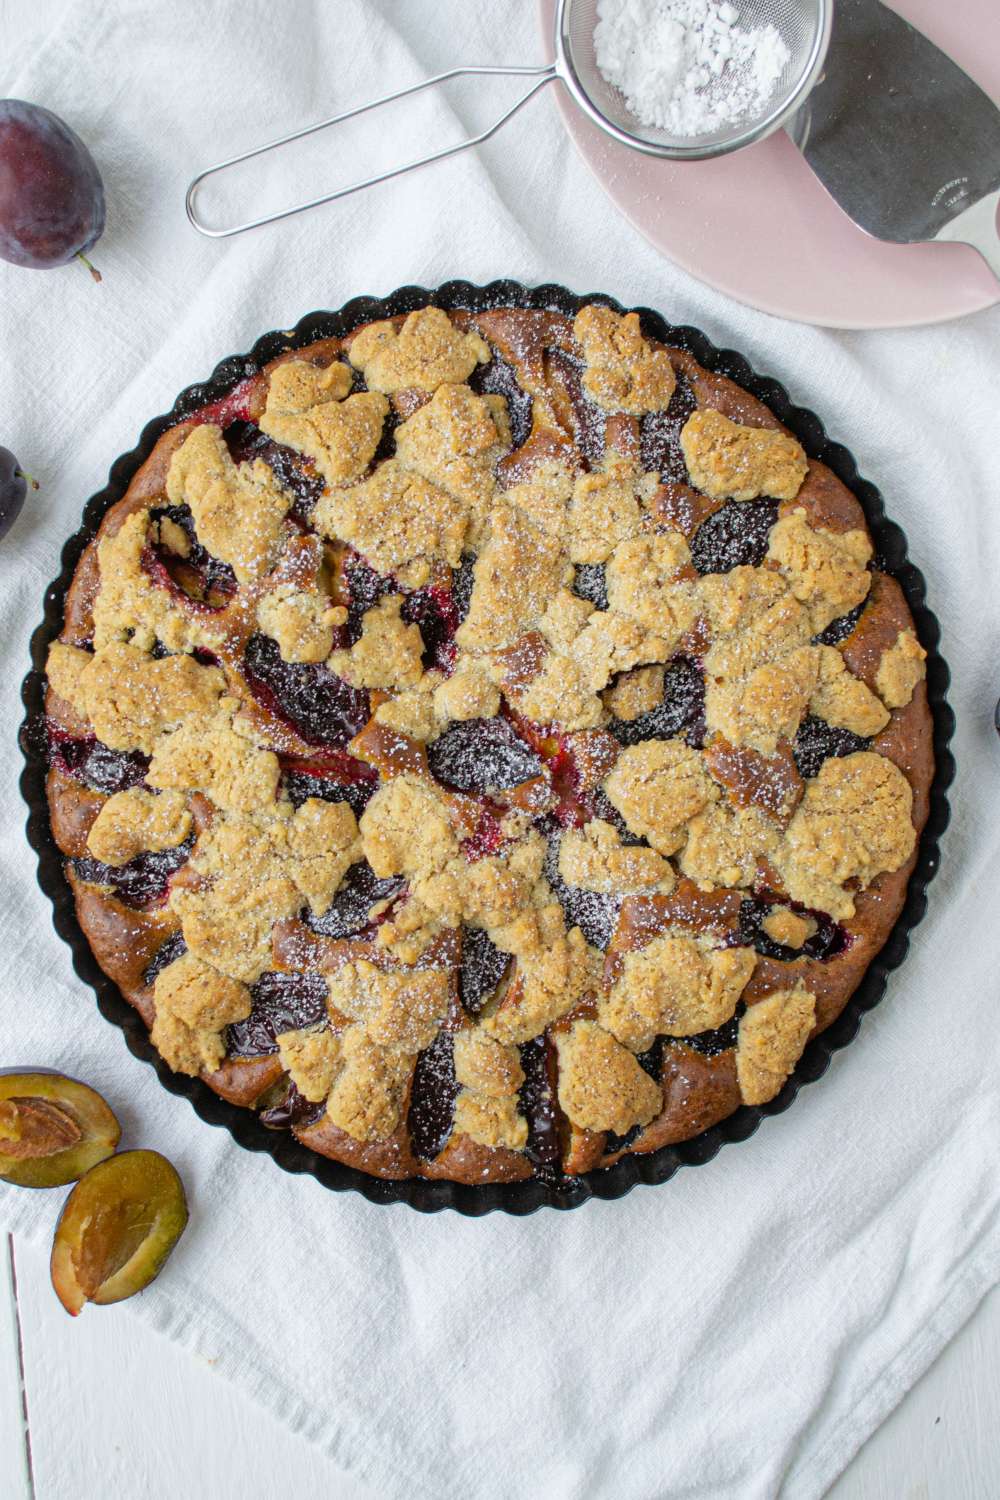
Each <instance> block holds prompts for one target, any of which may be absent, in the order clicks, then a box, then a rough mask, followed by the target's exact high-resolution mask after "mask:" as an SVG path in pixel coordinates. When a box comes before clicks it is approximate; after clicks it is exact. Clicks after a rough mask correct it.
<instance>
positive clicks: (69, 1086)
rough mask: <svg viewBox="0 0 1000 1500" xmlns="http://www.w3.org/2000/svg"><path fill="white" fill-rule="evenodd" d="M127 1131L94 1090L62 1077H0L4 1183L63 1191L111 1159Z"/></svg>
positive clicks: (0, 1149) (0, 1148)
mask: <svg viewBox="0 0 1000 1500" xmlns="http://www.w3.org/2000/svg"><path fill="white" fill-rule="evenodd" d="M120 1138H121V1126H120V1125H119V1124H118V1121H117V1119H116V1118H115V1115H114V1113H113V1111H112V1110H111V1108H110V1106H109V1105H108V1104H107V1103H106V1102H105V1100H104V1099H102V1098H101V1096H100V1094H98V1093H97V1092H96V1091H95V1090H94V1089H91V1088H88V1087H87V1085H86V1084H85V1083H77V1081H76V1079H75V1078H66V1077H65V1076H64V1075H63V1074H62V1073H6V1074H4V1075H3V1076H0V1178H3V1180H4V1182H13V1183H15V1184H16V1185H17V1186H18V1187H32V1188H50V1187H62V1186H64V1185H65V1184H66V1183H67V1182H75V1181H76V1179H77V1178H78V1177H82V1176H83V1175H84V1173H85V1172H89V1171H90V1169H91V1167H94V1166H96V1165H97V1163H98V1162H102V1161H104V1160H106V1158H107V1157H109V1156H111V1155H112V1154H113V1152H114V1150H115V1147H116V1146H117V1145H118V1141H119V1139H120Z"/></svg>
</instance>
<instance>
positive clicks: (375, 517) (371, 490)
mask: <svg viewBox="0 0 1000 1500" xmlns="http://www.w3.org/2000/svg"><path fill="white" fill-rule="evenodd" d="M314 518H315V522H316V525H317V526H318V527H319V529H320V531H322V532H324V533H325V534H326V535H327V536H330V537H335V538H338V539H339V540H341V541H344V542H350V544H351V546H352V547H355V548H356V549H357V551H358V552H360V553H362V555H363V556H364V557H366V558H367V559H368V561H369V562H370V563H371V565H372V567H373V568H375V570H376V571H377V572H379V573H392V574H394V575H395V577H396V578H397V580H398V582H399V583H400V584H402V585H403V586H404V587H406V588H419V587H420V586H421V585H422V584H425V583H426V582H427V580H428V578H430V576H431V568H432V564H434V563H441V562H443V563H447V564H448V566H449V567H452V568H457V567H458V564H459V563H460V562H461V560H462V544H463V542H464V540H465V532H466V528H467V526H468V509H467V507H466V506H465V504H464V503H463V502H462V501H461V500H459V499H456V497H455V496H454V495H451V494H449V493H448V492H447V490H443V489H441V488H439V486H438V485H436V484H431V483H430V481H429V480H427V479H424V478H423V477H422V476H421V475H420V474H414V473H412V472H411V471H410V470H409V469H406V468H404V467H403V465H402V464H401V463H400V462H399V461H398V459H394V458H387V459H386V460H385V461H384V462H383V463H381V464H379V465H378V467H377V468H376V470H375V472H374V473H373V474H372V475H371V476H370V477H369V478H368V479H364V480H362V481H361V483H360V484H356V485H353V486H352V487H351V488H350V489H346V490H331V491H330V492H329V493H328V494H326V495H324V496H323V498H322V499H321V500H320V501H319V503H318V504H317V506H316V509H315V512H314Z"/></svg>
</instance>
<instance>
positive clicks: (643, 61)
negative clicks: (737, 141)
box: [594, 0, 790, 137]
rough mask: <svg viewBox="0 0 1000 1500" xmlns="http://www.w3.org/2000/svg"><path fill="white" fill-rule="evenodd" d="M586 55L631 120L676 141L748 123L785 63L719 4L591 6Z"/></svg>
mask: <svg viewBox="0 0 1000 1500" xmlns="http://www.w3.org/2000/svg"><path fill="white" fill-rule="evenodd" d="M594 49H595V53H596V57H597V66H598V67H599V68H600V70H601V73H602V74H603V75H604V77H605V78H606V79H607V81H608V82H609V83H612V84H614V85H615V86H616V87H617V88H619V89H620V90H621V92H622V93H623V94H624V96H625V99H626V102H627V104H628V107H629V109H630V110H631V111H632V113H633V114H634V115H635V117H636V118H637V119H638V120H639V121H640V122H641V123H642V124H643V125H648V126H655V127H657V128H659V129H661V130H666V131H669V132H670V134H671V135H674V136H680V137H683V136H699V135H707V134H708V133H710V132H712V131H715V130H720V129H724V128H725V127H727V126H733V125H737V124H739V122H740V121H741V120H752V119H755V118H756V117H757V116H759V115H760V114H761V112H762V111H763V110H764V108H765V106H766V104H767V101H768V100H769V99H770V97H771V95H772V94H773V93H774V90H775V88H776V86H777V84H778V81H779V79H780V78H781V74H782V70H783V69H784V68H785V66H786V65H787V63H788V61H789V56H790V54H789V51H788V48H787V46H786V45H785V43H784V41H783V40H782V38H781V35H780V33H779V32H778V31H777V29H776V28H775V27H774V26H770V25H768V26H756V27H755V26H741V25H740V12H739V11H738V10H737V8H736V6H735V5H730V4H728V3H726V0H599V4H598V7H597V25H596V27H595V28H594Z"/></svg>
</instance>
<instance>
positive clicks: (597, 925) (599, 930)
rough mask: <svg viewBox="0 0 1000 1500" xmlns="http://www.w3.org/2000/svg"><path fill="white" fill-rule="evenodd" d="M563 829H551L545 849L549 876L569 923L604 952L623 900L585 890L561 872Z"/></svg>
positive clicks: (554, 893)
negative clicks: (571, 882) (570, 883)
mask: <svg viewBox="0 0 1000 1500" xmlns="http://www.w3.org/2000/svg"><path fill="white" fill-rule="evenodd" d="M560 832H561V830H556V831H550V832H549V843H548V848H547V850H546V852H545V875H546V879H547V880H548V882H549V884H550V885H551V887H552V893H553V895H554V896H555V898H556V900H557V901H558V902H559V905H560V906H561V907H562V909H563V914H564V916H565V918H566V924H567V926H569V927H579V929H580V931H581V932H582V933H583V935H584V937H585V938H586V939H587V942H588V943H590V944H591V945H592V946H593V947H595V948H600V949H601V951H602V952H605V951H606V950H607V948H608V945H609V943H610V942H611V937H612V934H613V933H614V930H615V924H616V923H617V921H618V912H619V909H620V907H621V900H620V898H619V897H617V896H611V895H605V894H604V893H603V892H601V891H585V890H583V889H582V888H581V887H579V886H574V885H567V884H566V882H565V880H563V878H562V876H561V875H560V873H559V833H560ZM632 842H635V840H633V841H632Z"/></svg>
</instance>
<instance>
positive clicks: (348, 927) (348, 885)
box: [305, 859, 405, 938]
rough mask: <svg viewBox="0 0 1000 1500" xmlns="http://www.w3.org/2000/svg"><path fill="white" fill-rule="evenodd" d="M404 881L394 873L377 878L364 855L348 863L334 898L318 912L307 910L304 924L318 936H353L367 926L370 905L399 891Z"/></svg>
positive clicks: (384, 899)
mask: <svg viewBox="0 0 1000 1500" xmlns="http://www.w3.org/2000/svg"><path fill="white" fill-rule="evenodd" d="M404 884H405V882H404V881H403V880H402V879H400V878H399V877H397V876H392V877H390V878H389V879H387V880H380V879H379V878H378V876H377V875H376V874H375V871H374V870H373V869H372V867H371V865H370V864H369V863H368V861H367V860H366V859H362V860H359V861H358V863H357V864H355V865H351V867H350V869H349V870H348V872H347V874H346V875H345V876H344V878H343V880H342V881H341V883H340V887H339V889H338V891H337V893H336V895H335V896H334V898H333V901H332V902H331V903H330V905H329V906H328V907H327V909H326V911H325V912H323V913H322V915H321V916H315V915H314V914H313V912H311V911H308V910H307V911H306V914H305V923H306V926H307V927H309V928H310V929H311V930H312V931H313V932H317V933H319V935H320V936H321V937H329V938H347V937H354V936H355V935H356V934H357V933H359V932H364V930H365V928H366V927H368V926H369V924H370V922H371V910H372V907H373V906H376V905H377V904H378V902H379V901H388V900H389V899H390V897H392V896H395V895H398V893H399V892H400V891H401V890H402V889H403V886H404Z"/></svg>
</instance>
